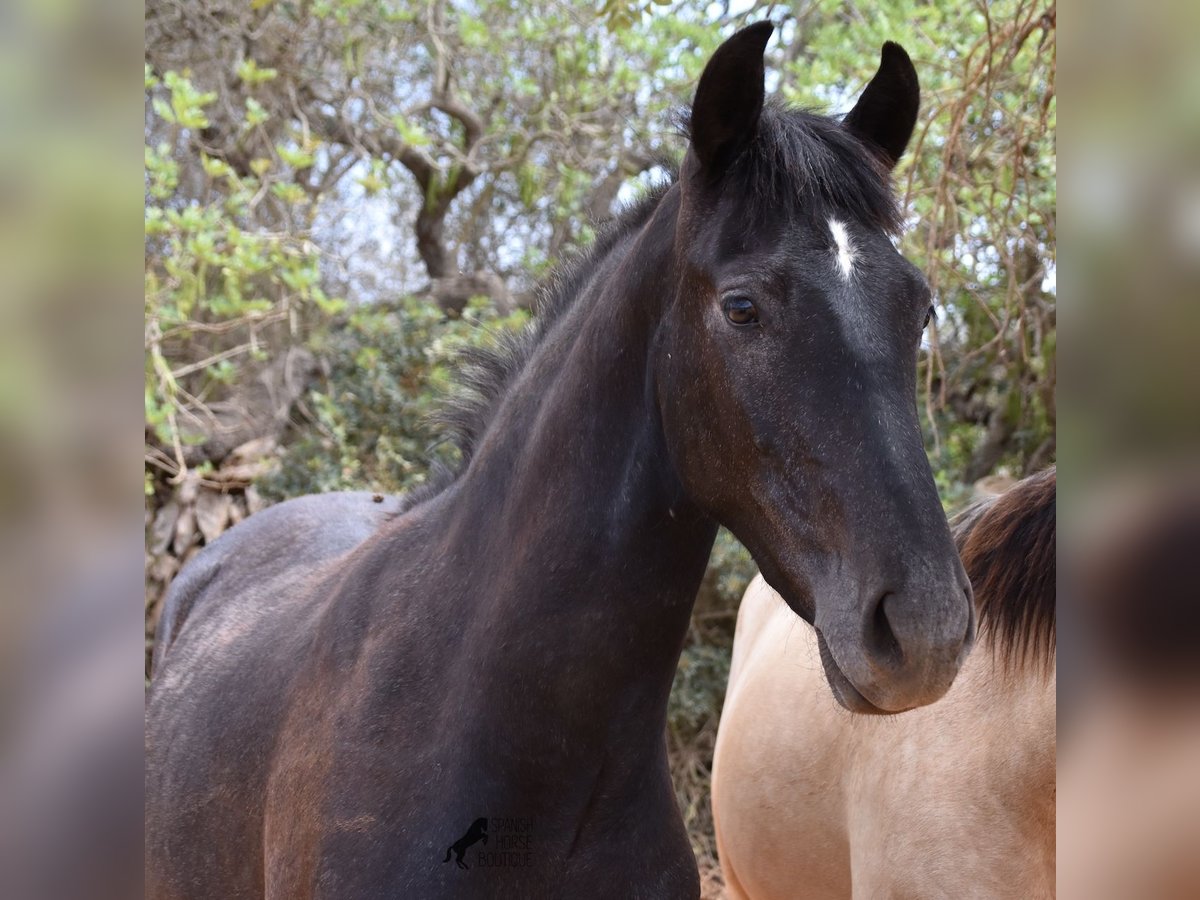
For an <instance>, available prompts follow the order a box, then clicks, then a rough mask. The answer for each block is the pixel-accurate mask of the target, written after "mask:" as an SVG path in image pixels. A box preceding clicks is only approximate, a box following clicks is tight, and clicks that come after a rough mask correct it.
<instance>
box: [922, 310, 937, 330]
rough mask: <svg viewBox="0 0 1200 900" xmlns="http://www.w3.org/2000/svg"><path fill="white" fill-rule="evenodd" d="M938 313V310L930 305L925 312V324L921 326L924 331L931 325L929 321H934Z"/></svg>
mask: <svg viewBox="0 0 1200 900" xmlns="http://www.w3.org/2000/svg"><path fill="white" fill-rule="evenodd" d="M936 315H937V311H936V310H935V309H934V308H933V307H932V306H931V307H929V309H928V310H927V311H926V312H925V324H924V325H922V326H921V330H922V331H924V330H925V329H926V328H928V327H929V323H930V322H931V321H933V317H934V316H936Z"/></svg>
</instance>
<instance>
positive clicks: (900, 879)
mask: <svg viewBox="0 0 1200 900" xmlns="http://www.w3.org/2000/svg"><path fill="white" fill-rule="evenodd" d="M1055 486H1056V474H1055V471H1054V470H1053V469H1051V470H1048V471H1046V472H1044V473H1041V474H1039V475H1035V476H1032V477H1030V478H1027V479H1025V480H1024V481H1021V482H1019V483H1018V484H1017V485H1016V486H1015V487H1013V488H1011V489H1010V490H1009V491H1008V492H1006V493H1005V494H1003V495H1001V496H1000V497H998V498H994V499H991V500H987V501H983V502H981V503H980V504H978V505H976V506H974V507H972V508H971V509H969V510H967V512H965V513H964V514H963V516H962V517H961V518H960V519H959V521H958V522H957V523H956V526H955V533H956V537H957V540H958V543H959V546H960V547H961V548H962V555H963V560H964V562H965V564H966V569H967V572H968V574H969V575H970V577H971V581H972V583H973V584H974V586H975V598H976V601H977V603H978V607H979V630H980V635H981V638H982V640H981V643H982V646H981V647H980V648H978V649H976V651H975V652H974V653H973V654H972V655H971V657H970V658H969V659H968V660H967V661H966V663H965V665H964V666H963V669H962V672H961V673H959V676H958V679H957V680H956V681H955V683H954V686H953V687H952V688H951V689H950V692H949V693H948V694H947V695H946V696H945V697H944V698H942V699H941V700H939V701H938V702H937V703H935V704H933V705H932V706H927V707H925V708H923V709H919V710H914V711H912V712H908V713H905V714H904V715H902V716H896V717H890V718H886V719H879V718H866V717H854V716H851V715H850V714H848V713H846V712H845V711H844V710H842V709H839V708H837V707H836V706H835V705H834V704H833V703H832V702H831V701H830V698H829V696H828V690H827V689H826V688H825V686H824V684H823V683H822V681H823V679H822V678H821V677H820V674H819V666H818V663H817V657H818V649H817V645H816V644H817V642H816V639H815V636H814V635H813V634H812V631H811V630H810V629H808V628H807V627H806V626H804V625H803V624H802V623H798V622H797V621H796V619H795V616H793V615H791V613H790V610H788V608H787V607H786V605H784V603H783V602H782V601H781V600H780V598H779V597H778V595H776V594H775V592H774V591H772V590H771V589H770V588H769V587H767V585H766V584H764V583H763V582H762V581H761V580H756V581H755V582H754V583H753V584H752V585H751V586H750V588H749V590H747V592H746V596H745V598H744V599H743V601H742V607H741V610H740V611H739V614H738V626H737V635H736V637H735V640H734V659H733V666H732V670H731V673H730V679H729V689H728V694H727V695H726V700H725V709H724V712H723V713H722V716H721V725H720V730H719V733H718V737H717V748H716V754H715V761H714V768H713V817H714V820H715V823H716V831H717V843H718V848H719V854H720V859H721V868H722V871H723V872H724V875H725V880H726V884H727V885H728V886H729V890H730V893H731V894H732V895H733V896H734V897H735V898H739V900H740V898H754V900H772V898H777V900H784V898H788V900H790V898H793V897H804V898H812V900H835V898H850V897H855V898H864V900H867V898H876V897H988V898H997V900H1001V898H1012V900H1039V898H1048V897H1053V896H1054V887H1055V751H1056V738H1055V734H1056V724H1055V712H1056V678H1055V660H1054V652H1055V651H1054V647H1055V620H1056V616H1055V599H1056V591H1055V576H1056V570H1057V567H1056V564H1055V546H1056V538H1055V519H1056V514H1055V495H1056V490H1055Z"/></svg>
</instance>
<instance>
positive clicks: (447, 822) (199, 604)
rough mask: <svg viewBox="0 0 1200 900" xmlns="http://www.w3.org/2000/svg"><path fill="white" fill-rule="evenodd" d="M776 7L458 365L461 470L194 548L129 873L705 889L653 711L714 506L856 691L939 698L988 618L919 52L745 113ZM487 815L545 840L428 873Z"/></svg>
mask: <svg viewBox="0 0 1200 900" xmlns="http://www.w3.org/2000/svg"><path fill="white" fill-rule="evenodd" d="M771 30H772V29H771V26H770V25H769V24H768V23H760V24H758V25H755V26H750V27H749V28H746V29H743V30H742V31H740V32H738V33H737V34H735V35H734V36H733V37H731V38H730V39H729V40H728V41H726V42H725V43H724V44H722V45H721V47H720V48H719V49H718V50H717V51H716V52H715V53H714V55H713V57H712V58H711V59H710V61H709V62H708V64H707V66H706V67H705V70H704V74H703V75H702V76H701V79H700V82H699V85H698V87H697V90H696V95H695V102H694V103H693V108H692V115H691V123H690V129H691V133H690V143H689V147H688V150H687V153H686V155H685V157H684V160H683V163H682V165H681V166H680V171H679V175H678V177H677V178H676V179H674V180H673V181H672V182H671V183H669V184H667V185H664V186H662V187H661V188H659V189H658V190H656V191H655V192H653V193H652V194H651V195H650V196H649V197H648V198H647V199H646V200H644V201H643V202H641V203H639V204H637V205H635V206H634V207H633V208H632V209H631V210H629V211H628V212H626V213H625V214H624V215H623V216H622V217H621V218H620V219H619V221H618V222H617V223H616V224H615V225H614V227H612V228H611V229H610V230H609V231H607V232H606V233H605V234H603V235H602V236H601V237H600V239H599V240H598V241H597V243H596V246H595V247H594V248H593V249H592V250H591V251H590V252H589V253H588V254H587V255H586V256H585V257H584V258H583V259H582V261H579V262H577V263H576V264H575V265H573V266H572V267H569V268H568V269H566V270H565V271H564V274H562V275H561V276H560V277H559V278H558V280H557V282H556V283H555V284H554V285H553V286H552V287H551V288H550V290H549V292H548V301H547V302H546V303H545V304H544V308H543V312H542V315H541V316H540V317H539V319H538V321H537V323H536V324H535V325H534V326H533V328H532V329H531V331H530V332H529V333H528V334H527V335H525V336H524V337H523V338H520V339H516V340H513V341H508V342H506V343H503V344H501V345H500V347H499V348H498V349H496V350H495V351H493V352H489V353H484V354H481V355H476V356H475V357H474V359H473V361H472V362H470V363H469V364H468V365H467V367H466V369H465V371H464V372H463V374H462V377H461V382H460V383H461V385H462V387H463V389H464V391H465V392H466V397H465V399H460V401H459V402H458V403H455V404H452V405H451V406H450V407H449V408H448V411H447V419H446V422H447V428H448V430H449V433H450V435H451V437H452V438H453V439H454V440H456V441H457V443H458V446H459V447H460V449H461V450H462V455H463V461H462V463H461V465H460V466H458V467H457V468H456V469H455V470H454V471H451V472H447V473H443V474H442V475H441V476H439V477H438V478H437V479H435V481H434V482H433V483H432V484H431V485H430V487H429V488H427V489H426V490H424V491H423V492H421V494H420V495H419V496H416V497H413V498H408V499H402V498H396V497H373V496H372V495H371V494H369V493H350V492H345V493H332V494H323V495H312V496H307V497H300V498H296V499H294V500H289V501H287V502H286V503H281V504H278V505H276V506H273V507H270V508H268V509H266V510H263V511H262V512H260V513H257V514H255V515H254V516H251V517H249V518H248V519H247V520H246V521H245V522H242V523H240V524H239V525H237V526H236V527H235V528H232V529H230V530H229V531H228V532H226V533H225V534H224V535H222V537H221V538H219V539H218V540H217V541H215V542H213V543H212V544H211V545H209V546H207V547H205V548H204V549H203V550H202V551H201V552H200V553H199V554H198V555H197V556H196V557H195V559H194V560H192V561H191V562H190V563H189V564H188V565H187V566H186V567H185V568H184V569H183V571H181V572H180V574H179V576H178V577H177V578H176V580H175V582H174V583H173V584H172V586H171V588H170V591H169V593H168V597H167V599H166V601H165V603H164V609H163V615H162V618H161V620H160V623H159V631H158V635H157V639H156V644H155V653H154V674H153V678H152V682H151V685H150V688H149V691H148V693H147V703H146V723H147V726H146V790H145V796H146V844H145V846H146V851H145V852H146V866H145V874H146V894H147V896H148V897H152V898H154V900H183V898H187V900H193V898H195V900H199V898H208V897H222V898H226V897H228V898H249V897H255V898H257V897H265V898H270V900H282V898H288V900H293V898H294V900H304V898H314V897H318V896H320V897H338V898H341V900H367V898H371V900H374V898H378V897H419V898H422V900H425V898H442V897H447V898H448V897H455V898H458V897H472V896H474V897H495V896H514V897H540V896H563V897H572V898H574V897H580V898H583V897H592V896H605V897H608V896H647V897H659V896H669V897H674V896H695V895H696V894H697V893H698V889H699V887H698V884H699V882H698V873H697V870H696V864H695V858H694V856H693V854H692V851H691V849H690V844H689V840H688V835H687V832H686V829H685V828H684V825H683V820H682V817H681V816H680V814H679V810H678V807H677V804H676V800H675V795H674V790H673V788H672V785H671V779H670V770H669V766H668V760H667V749H666V742H665V740H664V733H665V729H666V716H667V705H668V699H669V696H670V690H671V684H672V681H673V679H674V676H675V671H676V667H677V665H678V661H679V655H680V652H681V651H682V648H683V646H684V642H685V640H686V636H687V631H688V627H689V622H690V618H691V611H692V605H693V603H694V601H695V597H696V592H697V590H698V589H699V587H700V583H701V580H702V578H703V575H704V571H705V567H706V563H707V560H708V557H709V554H710V552H711V549H712V544H713V540H714V539H715V536H716V533H717V527H718V523H719V524H722V525H725V526H727V527H729V528H730V530H731V531H732V532H733V533H734V534H735V535H736V536H737V537H738V538H739V539H740V540H741V541H742V542H743V543H744V544H745V545H746V546H747V547H748V548H749V549H750V551H751V553H752V554H753V555H754V557H755V560H756V561H757V562H758V563H759V566H760V568H761V569H762V571H763V573H764V577H765V578H766V579H767V580H768V581H769V583H770V584H771V585H772V587H774V588H775V589H776V590H778V591H779V593H780V595H781V596H782V597H783V598H784V600H785V602H787V603H788V605H789V606H790V607H791V609H792V610H793V611H794V612H795V613H796V614H797V615H799V616H801V617H803V618H804V619H805V620H806V621H809V622H811V623H812V624H813V626H814V629H815V630H816V633H817V634H818V637H819V640H820V642H821V645H822V660H823V663H824V671H825V674H826V676H827V679H828V681H829V684H830V687H831V690H832V691H833V693H834V695H835V697H836V698H837V699H838V701H839V702H841V704H842V705H843V706H845V707H846V708H848V709H851V710H854V711H857V712H863V713H872V714H877V713H887V712H898V711H901V710H904V709H911V708H913V707H916V706H921V705H925V704H928V703H932V702H933V701H935V700H937V699H938V698H939V697H941V696H943V695H944V694H945V693H946V691H947V690H949V688H950V685H951V683H952V682H953V680H954V677H955V676H956V674H957V673H958V671H959V667H960V665H961V663H962V660H963V658H964V657H965V655H966V653H967V652H968V651H969V649H970V647H971V645H972V643H973V641H974V630H975V622H974V611H973V608H972V605H971V592H970V585H969V582H968V581H967V579H966V575H965V573H964V571H963V569H962V564H961V561H960V560H959V556H958V553H957V552H956V551H955V548H954V544H953V541H952V539H951V535H950V530H949V527H948V524H947V522H946V519H945V515H944V512H943V510H942V507H941V504H940V501H939V500H938V496H937V490H936V486H935V484H934V481H933V476H932V472H931V471H930V469H929V462H928V458H927V457H926V455H925V451H924V446H923V443H922V438H921V431H920V425H919V421H918V418H917V411H916V406H915V402H914V398H915V392H916V383H915V382H916V378H915V375H916V357H917V350H918V346H919V342H920V335H921V331H922V327H923V326H922V322H923V321H924V320H925V317H926V313H927V311H928V309H929V303H930V297H929V289H928V285H927V284H926V283H925V282H924V279H923V278H922V277H921V275H920V273H919V272H918V271H917V270H916V268H915V267H914V266H913V265H912V264H911V263H910V262H908V261H907V260H905V259H904V258H903V257H902V256H901V255H900V254H899V253H898V252H897V250H896V248H895V246H894V245H893V243H892V239H891V234H890V232H892V231H894V229H895V225H896V222H897V220H898V217H897V214H896V210H895V203H894V200H893V199H892V197H891V194H890V189H889V185H888V180H887V177H886V175H887V172H889V171H890V170H891V168H892V167H893V166H894V165H895V163H896V161H897V159H899V157H900V155H901V154H902V153H903V151H904V148H905V145H906V144H907V141H908V139H909V137H910V135H911V133H912V130H913V127H914V125H915V122H916V117H917V100H918V88H917V80H916V73H915V70H914V69H913V66H912V63H911V61H910V60H909V58H908V56H907V55H906V54H905V53H904V51H903V50H902V49H901V48H900V47H899V46H897V45H895V44H885V45H884V48H883V51H882V53H881V61H880V67H879V70H878V72H877V73H876V74H875V76H874V77H873V78H872V79H871V81H870V83H869V84H868V86H867V88H866V89H865V91H864V92H863V94H862V96H861V98H860V99H859V101H858V102H857V103H856V105H855V107H854V109H853V110H852V111H851V112H850V113H849V114H848V115H847V116H846V117H845V119H843V120H842V121H841V122H837V121H835V120H833V119H825V118H821V117H819V116H815V115H813V114H811V113H803V112H789V111H785V110H783V109H782V108H780V107H777V106H774V105H771V104H766V105H765V106H764V64H763V52H764V49H765V46H766V42H767V39H768V37H769V36H770V33H771ZM481 819H487V820H488V822H489V828H488V834H489V841H490V843H489V846H488V852H489V853H490V852H491V851H493V850H494V849H500V848H502V847H503V845H504V844H505V840H504V838H505V835H503V834H501V833H499V831H500V829H499V828H498V827H497V828H493V827H491V826H493V825H497V823H503V822H505V821H517V820H520V821H525V822H528V823H531V824H530V825H529V835H530V837H529V840H530V841H531V842H532V848H531V850H530V854H531V855H530V865H528V866H504V865H501V866H495V867H493V866H488V865H485V864H484V862H485V860H480V859H478V858H474V859H464V866H465V868H459V867H458V866H457V865H455V866H450V865H446V864H445V863H444V860H445V856H446V848H447V846H453V844H454V843H456V842H457V841H458V840H460V839H461V838H462V837H463V835H464V829H465V828H467V827H468V826H469V825H470V823H472V822H479V821H480V820H481ZM466 852H468V851H466V850H465V849H464V853H466ZM470 852H471V853H478V848H473V849H472V850H471V851H470ZM476 863H479V864H478V865H477V864H476Z"/></svg>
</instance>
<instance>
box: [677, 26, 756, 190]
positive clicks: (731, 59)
mask: <svg viewBox="0 0 1200 900" xmlns="http://www.w3.org/2000/svg"><path fill="white" fill-rule="evenodd" d="M774 30H775V26H774V25H772V24H771V23H770V22H757V23H755V24H754V25H750V26H748V27H746V28H743V29H742V30H741V31H739V32H737V33H736V34H735V35H733V37H731V38H730V39H729V40H727V41H726V42H725V43H723V44H722V45H721V46H720V47H718V48H717V49H716V52H715V53H713V55H712V59H710V60H709V61H708V65H706V66H705V67H704V73H703V74H702V75H701V76H700V84H699V85H698V86H697V88H696V99H695V101H694V102H693V103H692V117H691V129H690V130H691V133H692V150H693V151H694V152H695V154H696V158H697V159H698V160H699V161H700V166H701V169H702V170H703V171H705V172H706V173H708V175H710V176H717V175H720V174H721V173H722V172H723V171H724V169H725V167H726V166H728V165H729V163H730V162H731V161H732V160H733V159H734V157H735V156H737V153H738V151H739V150H741V149H742V148H743V147H744V146H745V145H746V144H748V143H749V142H750V141H751V140H753V139H754V135H755V132H756V131H757V130H758V117H759V116H760V115H761V114H762V108H763V97H764V94H765V87H764V84H763V79H764V78H765V75H766V72H765V69H764V68H763V51H764V50H766V47H767V41H768V40H769V39H770V37H771V32H772V31H774Z"/></svg>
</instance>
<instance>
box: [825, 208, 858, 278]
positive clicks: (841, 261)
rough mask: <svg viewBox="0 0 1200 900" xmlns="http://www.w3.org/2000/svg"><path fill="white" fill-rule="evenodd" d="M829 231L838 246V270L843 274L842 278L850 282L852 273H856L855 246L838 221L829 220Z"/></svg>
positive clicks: (843, 226)
mask: <svg viewBox="0 0 1200 900" xmlns="http://www.w3.org/2000/svg"><path fill="white" fill-rule="evenodd" d="M829 231H830V233H831V234H832V235H833V240H834V243H836V244H837V264H838V269H839V270H840V271H841V273H842V278H843V279H845V280H846V281H849V280H850V273H851V272H853V271H854V244H852V243H851V242H850V232H848V231H847V230H846V226H845V225H844V224H843V223H841V222H839V221H838V220H837V219H830V220H829Z"/></svg>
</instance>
